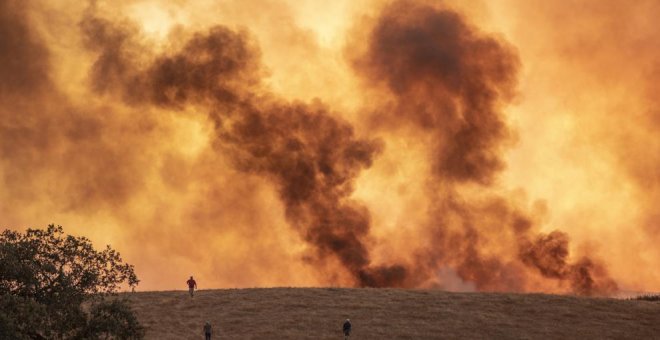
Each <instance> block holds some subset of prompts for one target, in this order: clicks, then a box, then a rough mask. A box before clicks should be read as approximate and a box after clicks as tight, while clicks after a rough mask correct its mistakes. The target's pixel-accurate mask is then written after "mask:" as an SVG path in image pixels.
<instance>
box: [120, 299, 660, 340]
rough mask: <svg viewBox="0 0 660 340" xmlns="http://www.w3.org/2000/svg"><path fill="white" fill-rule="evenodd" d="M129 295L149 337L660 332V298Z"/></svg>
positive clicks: (624, 335)
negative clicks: (208, 327) (210, 332)
mask: <svg viewBox="0 0 660 340" xmlns="http://www.w3.org/2000/svg"><path fill="white" fill-rule="evenodd" d="M187 294H188V293H187V292H186V291H169V292H144V293H127V294H125V295H124V296H123V297H126V298H128V299H129V300H130V301H131V303H132V305H133V306H134V308H135V309H136V310H137V312H138V315H139V318H140V321H141V322H142V324H143V325H144V326H145V327H146V329H147V338H148V339H177V340H179V339H203V338H204V337H203V334H202V327H203V324H204V321H206V320H209V321H211V323H212V324H213V326H214V329H215V332H216V334H215V335H214V337H213V339H343V336H342V334H341V324H342V322H343V320H344V319H345V318H347V317H350V319H351V321H352V322H353V334H352V336H351V339H660V302H655V301H654V302H651V301H636V300H617V299H604V298H579V297H570V296H555V295H543V294H493V293H449V292H443V291H435V290H404V289H344V288H309V289H308V288H269V289H227V290H202V291H199V292H197V293H196V295H195V298H194V299H192V300H191V299H190V297H189V296H188V295H187Z"/></svg>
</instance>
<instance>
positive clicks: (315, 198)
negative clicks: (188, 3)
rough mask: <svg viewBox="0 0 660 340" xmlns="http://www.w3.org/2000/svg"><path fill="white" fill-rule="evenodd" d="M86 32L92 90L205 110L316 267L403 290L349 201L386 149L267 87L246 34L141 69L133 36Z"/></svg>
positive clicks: (187, 47) (88, 26)
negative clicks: (312, 254) (262, 183)
mask: <svg viewBox="0 0 660 340" xmlns="http://www.w3.org/2000/svg"><path fill="white" fill-rule="evenodd" d="M81 27H82V29H83V31H84V32H85V36H86V37H87V40H88V46H89V47H90V49H91V50H92V51H95V52H96V53H98V58H97V60H96V63H95V64H94V68H93V72H92V74H91V80H92V81H93V82H94V88H95V89H97V90H98V91H99V92H102V93H106V92H112V89H115V90H116V92H118V94H119V95H120V96H121V97H122V98H123V99H124V100H125V101H126V102H127V103H131V104H141V105H145V104H147V105H157V106H161V107H168V108H171V109H181V108H184V107H185V106H186V105H202V107H204V108H205V110H206V111H207V112H208V115H209V117H210V118H211V119H212V120H213V122H214V123H215V127H216V140H215V142H214V146H215V147H216V149H217V150H218V152H223V153H226V154H229V155H231V156H232V159H233V161H234V163H235V166H236V168H237V169H240V170H242V171H244V172H248V173H254V174H258V175H262V176H265V177H267V178H269V179H270V180H271V181H272V182H273V183H275V184H276V185H277V188H278V191H279V195H280V198H281V200H282V202H283V203H284V205H285V213H286V217H287V219H288V220H289V223H290V224H291V225H292V227H294V228H295V229H296V230H297V231H298V232H299V233H300V235H301V236H302V237H303V238H304V239H305V241H307V242H309V243H310V244H312V245H314V246H315V248H316V256H317V259H316V260H314V261H315V262H316V264H323V263H325V262H327V261H328V260H338V261H339V263H340V264H341V265H342V266H343V267H344V268H345V269H346V271H347V272H348V273H349V274H350V275H351V277H353V279H354V281H355V284H356V285H359V286H393V285H400V284H401V281H402V280H403V277H404V276H405V271H404V269H403V268H402V267H400V266H392V267H372V266H371V265H370V262H371V260H370V256H369V251H368V249H367V246H366V245H365V241H366V239H367V237H368V235H369V229H370V216H369V212H368V211H367V210H366V209H365V208H364V207H362V206H361V205H359V204H358V203H356V202H354V201H352V200H351V199H350V198H349V197H350V195H351V193H352V192H353V182H354V181H355V178H356V177H357V175H358V174H359V173H360V171H361V170H362V169H363V168H368V167H369V166H371V163H372V161H373V159H374V157H375V156H376V155H377V154H378V152H379V150H380V149H381V144H380V143H379V142H378V141H375V140H369V139H361V138H358V137H356V136H355V133H354V131H353V128H352V127H351V126H350V125H349V124H348V123H347V122H344V121H342V120H340V119H337V118H334V116H333V115H331V113H330V111H329V109H328V108H327V107H326V106H325V105H324V104H322V103H319V102H317V103H312V104H304V103H295V102H294V103H290V102H287V101H285V100H283V99H279V98H277V97H276V96H274V95H272V94H271V93H269V92H268V91H267V90H266V89H264V88H263V86H262V85H261V84H260V78H261V77H262V74H261V73H262V70H261V65H260V62H259V51H258V49H257V48H256V47H255V46H254V44H253V43H252V42H251V41H250V38H249V36H248V35H247V34H246V33H243V32H234V31H232V30H230V29H228V28H225V27H222V26H216V27H213V28H211V29H210V30H209V31H208V32H207V33H204V34H202V33H197V34H195V35H193V36H192V37H191V38H190V39H189V40H188V41H187V42H186V43H185V44H183V47H182V48H181V49H180V50H177V51H175V52H174V53H166V54H163V55H157V56H153V57H152V58H151V61H150V63H149V64H148V65H146V66H144V67H142V68H140V67H138V63H136V62H133V61H132V60H131V54H132V53H135V52H133V51H139V50H140V47H139V46H136V44H135V43H134V41H135V39H131V38H130V35H129V34H127V32H129V31H130V29H128V28H123V27H114V25H113V24H112V23H110V22H107V21H104V20H102V19H98V18H95V17H89V18H87V19H85V20H84V21H83V22H82V24H81Z"/></svg>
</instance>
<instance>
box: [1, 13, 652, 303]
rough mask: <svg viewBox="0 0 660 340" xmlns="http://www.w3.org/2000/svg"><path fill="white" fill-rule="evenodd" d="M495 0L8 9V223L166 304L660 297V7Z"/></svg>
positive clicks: (4, 181)
mask: <svg viewBox="0 0 660 340" xmlns="http://www.w3.org/2000/svg"><path fill="white" fill-rule="evenodd" d="M475 4H476V5H475V6H473V7H469V8H468V7H465V5H462V4H461V3H459V2H453V1H446V2H442V3H438V2H428V1H421V0H419V1H413V0H397V1H366V2H360V4H359V5H358V4H354V3H353V2H350V1H338V2H336V3H333V4H323V3H321V2H316V1H311V0H309V1H275V0H268V1H256V0H255V1H252V0H251V1H233V0H228V1H221V2H212V1H192V0H190V1H184V0H181V1H174V2H160V1H156V0H135V1H118V2H105V1H90V2H86V3H82V2H74V1H62V2H61V3H60V2H58V3H48V2H45V1H28V2H24V1H14V0H0V10H1V11H0V32H2V36H3V39H2V41H0V62H1V65H2V66H1V67H2V70H1V71H2V72H1V73H0V179H1V181H0V188H1V190H0V224H1V225H2V226H6V227H10V228H22V227H27V226H40V225H45V224H47V223H51V222H54V223H58V224H62V225H64V226H65V227H66V228H67V229H68V230H67V231H69V232H74V233H79V234H83V235H86V236H89V237H90V238H91V239H92V240H94V241H95V243H97V244H104V243H111V244H112V245H113V247H114V248H116V249H118V250H120V251H121V252H122V253H123V254H124V258H125V259H126V260H127V262H129V263H134V264H135V265H136V271H137V273H138V274H139V275H140V277H141V279H142V286H141V287H142V288H144V289H172V288H176V287H179V286H181V285H182V284H181V282H182V280H183V278H186V277H187V276H189V275H190V274H193V275H195V276H196V277H199V281H200V284H202V285H204V286H206V287H234V286H239V287H246V286H273V285H287V286H310V285H311V286H319V285H320V286H326V285H340V286H370V287H424V288H430V287H434V288H435V287H437V288H443V289H451V290H480V291H544V292H572V293H578V294H585V295H594V294H595V295H602V294H605V295H606V294H612V293H614V292H616V291H617V290H618V289H620V288H623V289H627V290H638V291H639V290H658V287H659V286H660V276H658V274H657V273H654V272H651V271H647V270H645V269H644V268H652V267H654V266H656V265H657V264H658V262H660V252H659V251H658V250H657V247H655V246H654V244H656V243H657V229H658V228H659V227H660V226H659V224H658V223H660V220H659V217H658V211H657V202H658V201H659V200H660V196H659V195H660V173H659V170H658V169H660V159H659V158H658V157H659V156H658V155H660V139H659V138H658V132H660V131H658V129H659V126H660V124H658V123H660V119H659V118H658V117H660V116H659V114H658V110H657V98H655V97H656V96H655V93H656V92H657V91H654V90H656V87H657V84H656V82H654V81H653V79H655V78H657V75H658V70H659V69H658V64H657V57H658V55H659V54H660V47H658V38H659V37H658V33H657V32H656V30H655V29H653V24H652V22H653V18H652V16H651V15H650V14H649V13H653V11H654V10H657V9H658V4H657V3H656V2H653V1H640V2H636V3H635V4H628V5H625V6H624V5H622V4H619V3H617V2H609V1H605V2H603V1H600V2H597V1H587V2H585V3H584V4H583V6H582V7H581V9H580V10H571V11H570V13H572V14H571V15H573V16H575V18H573V19H572V20H570V21H569V22H567V23H566V22H563V21H562V24H561V25H558V22H559V21H560V20H561V17H562V13H564V12H565V8H567V7H570V8H573V7H572V6H573V4H572V3H570V2H563V3H561V4H560V3H552V4H547V3H541V2H538V3H537V2H536V1H532V2H525V1H520V2H515V1H514V2H498V1H495V2H488V3H486V2H483V3H482V2H478V3H475ZM535 6H542V7H544V11H543V14H540V13H539V11H538V10H537V9H536V7H535ZM656 12H657V11H656ZM577 22H583V23H589V25H587V26H584V25H578V24H577ZM608 39H611V40H608ZM608 41H615V43H608ZM631 50H635V51H637V52H636V56H635V63H629V62H627V61H628V60H629V59H630V57H631V56H629V55H628V54H627V53H629V52H627V51H631Z"/></svg>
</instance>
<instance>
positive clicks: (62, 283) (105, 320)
mask: <svg viewBox="0 0 660 340" xmlns="http://www.w3.org/2000/svg"><path fill="white" fill-rule="evenodd" d="M138 282H139V280H138V279H137V277H136V275H135V272H134V271H133V266H132V265H129V264H124V263H122V259H121V257H120V254H119V253H118V252H116V251H115V250H113V249H112V248H110V246H107V247H106V248H105V249H104V250H103V251H96V250H95V249H94V248H93V246H92V243H91V242H90V241H89V239H87V238H85V237H74V236H69V235H64V233H63V230H62V227H61V226H55V225H49V226H48V228H47V229H46V230H41V229H28V230H27V231H26V232H25V233H20V232H16V231H11V230H5V231H4V232H2V234H0V334H2V337H3V338H4V337H5V335H7V338H11V339H65V338H66V339H76V338H80V339H82V338H84V339H98V338H101V337H102V338H105V339H112V338H114V339H139V338H142V337H143V334H144V332H143V329H142V328H141V327H140V325H139V323H138V321H137V319H136V318H135V316H134V314H133V312H132V311H131V309H130V307H129V306H128V305H127V304H126V302H124V301H121V300H117V299H116V298H110V299H108V297H109V296H110V295H113V294H114V293H116V291H117V289H118V288H119V287H120V285H122V284H128V286H131V287H133V286H135V285H137V284H138Z"/></svg>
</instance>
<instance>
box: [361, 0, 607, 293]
mask: <svg viewBox="0 0 660 340" xmlns="http://www.w3.org/2000/svg"><path fill="white" fill-rule="evenodd" d="M367 44H368V47H367V48H366V52H365V53H364V55H361V56H358V57H357V58H356V59H355V61H354V65H355V68H356V70H357V71H358V72H359V73H360V74H362V75H363V77H364V78H366V80H367V82H368V83H371V84H373V85H375V86H382V87H384V88H385V90H384V91H385V92H386V93H387V94H386V95H385V96H386V97H388V98H393V102H390V103H388V105H387V106H385V107H383V108H377V109H376V112H378V113H377V114H376V117H375V118H374V121H377V122H378V123H377V124H379V125H381V126H384V127H385V129H390V130H391V129H392V128H393V127H397V126H401V125H406V124H408V125H412V128H413V129H416V130H417V131H419V133H420V134H421V135H425V134H426V135H430V136H431V140H432V145H431V147H430V159H431V160H432V165H433V168H432V173H431V177H430V178H429V179H428V182H429V183H428V185H429V187H430V188H431V189H430V191H431V194H430V198H431V199H432V200H433V201H434V202H435V205H434V208H433V212H432V216H431V222H430V223H429V226H428V229H429V231H430V233H431V235H432V238H433V244H432V246H431V248H430V249H427V250H426V251H425V252H424V253H422V254H421V255H420V260H419V261H418V263H417V264H416V266H417V268H416V269H415V270H413V271H411V272H414V273H418V274H416V275H417V276H421V277H417V278H411V279H412V280H413V281H412V282H415V281H420V280H421V281H423V280H427V279H428V278H429V277H428V275H429V273H434V272H437V271H438V269H439V268H441V267H442V266H446V265H450V266H451V267H453V268H454V269H455V270H456V272H457V274H458V275H459V276H460V277H461V278H462V279H463V280H465V281H469V282H474V283H475V284H476V286H477V288H478V289H481V290H507V289H516V290H520V289H524V284H525V278H526V274H525V273H526V269H525V268H523V266H522V265H521V263H522V264H523V265H524V266H528V267H531V268H534V269H536V270H538V271H539V273H540V274H541V275H543V276H544V277H547V278H552V279H559V280H567V281H569V282H570V285H571V287H572V289H573V291H575V292H579V293H581V294H607V293H611V292H613V291H615V290H616V284H615V283H614V282H613V281H612V280H611V279H610V278H609V277H608V276H607V274H606V273H605V272H604V270H603V268H602V267H601V266H600V265H598V264H596V263H594V262H593V260H590V259H588V258H584V259H582V260H580V261H579V262H578V263H575V264H569V263H567V256H568V236H567V235H566V234H564V233H561V232H559V231H554V232H552V233H550V234H548V235H539V236H533V232H532V222H531V220H530V219H529V218H527V217H525V216H524V214H522V213H521V212H519V211H516V209H515V208H514V207H511V206H510V205H509V204H506V203H503V200H502V198H499V197H497V195H491V196H490V197H487V198H483V196H482V197H480V198H476V197H474V195H470V194H462V193H461V192H462V191H466V187H469V186H472V190H473V191H474V190H476V191H479V192H488V190H489V185H491V184H492V183H493V182H494V181H495V177H496V175H497V173H498V172H499V171H500V170H501V169H503V167H504V164H503V161H502V159H501V157H502V156H501V154H502V145H503V144H504V142H506V141H507V139H508V138H509V135H510V132H509V131H508V129H507V126H506V123H505V118H504V114H503V111H502V107H503V106H504V105H505V104H506V102H507V101H509V100H510V99H511V98H512V97H513V95H514V92H515V86H516V79H517V70H518V65H519V60H518V58H517V56H516V53H515V50H514V49H513V48H512V47H511V46H509V45H507V44H506V43H505V42H502V41H500V40H498V39H496V38H494V37H489V36H485V35H483V34H482V33H480V32H478V31H477V30H476V29H475V28H474V27H471V26H470V25H469V24H467V23H466V22H465V20H464V19H463V17H462V16H461V15H459V14H458V13H456V12H454V11H452V10H448V9H444V8H441V7H440V8H438V7H433V6H430V5H421V4H418V3H416V2H413V1H396V2H394V3H392V4H390V5H389V6H387V7H386V8H385V9H384V10H383V12H382V13H381V15H380V17H378V18H377V20H376V21H375V23H373V27H372V29H371V33H370V34H369V35H368V41H367ZM484 201H485V202H486V203H485V204H484ZM484 205H485V206H484ZM493 223H494V224H495V229H490V230H489V228H490V227H489V226H488V224H493ZM507 234H510V235H511V236H510V237H508V238H507V237H504V238H505V239H507V240H506V241H505V242H511V243H513V244H512V246H513V247H517V248H518V254H517V259H516V258H509V259H507V258H506V257H504V256H502V255H501V254H497V253H495V254H493V253H492V252H491V254H488V248H489V247H488V246H487V244H488V238H502V236H501V235H507ZM500 242H501V241H500Z"/></svg>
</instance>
